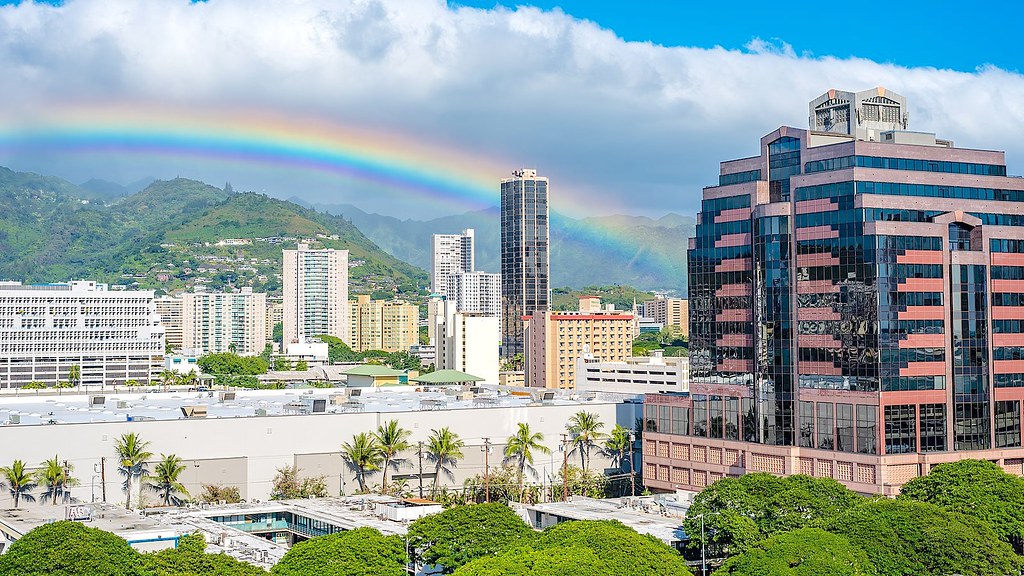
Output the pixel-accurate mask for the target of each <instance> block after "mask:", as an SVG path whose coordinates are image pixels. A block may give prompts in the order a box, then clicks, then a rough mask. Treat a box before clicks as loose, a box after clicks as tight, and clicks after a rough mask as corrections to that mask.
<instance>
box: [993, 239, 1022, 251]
mask: <svg viewBox="0 0 1024 576" xmlns="http://www.w3.org/2000/svg"><path fill="white" fill-rule="evenodd" d="M989 250H990V251H991V252H1009V253H1011V254H1021V253H1024V240H1009V239H1006V238H993V239H992V240H990V241H989Z"/></svg>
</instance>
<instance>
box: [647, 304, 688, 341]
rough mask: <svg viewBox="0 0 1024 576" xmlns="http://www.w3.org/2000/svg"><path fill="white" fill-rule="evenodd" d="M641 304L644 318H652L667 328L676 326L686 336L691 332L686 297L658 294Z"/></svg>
mask: <svg viewBox="0 0 1024 576" xmlns="http://www.w3.org/2000/svg"><path fill="white" fill-rule="evenodd" d="M640 306H641V310H642V313H643V317H644V318H650V319H651V320H654V321H655V322H657V323H658V324H661V325H662V326H663V327H665V328H668V327H672V328H675V329H677V330H679V331H680V332H681V333H682V334H683V336H684V337H685V336H688V335H689V334H690V308H689V305H688V304H687V302H686V299H685V298H666V297H664V296H658V297H657V298H655V299H654V300H648V301H646V302H644V303H643V304H641V305H640Z"/></svg>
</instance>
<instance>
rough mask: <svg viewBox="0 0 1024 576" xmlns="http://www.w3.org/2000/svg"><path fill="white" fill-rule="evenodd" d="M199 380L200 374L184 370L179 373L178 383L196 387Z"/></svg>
mask: <svg viewBox="0 0 1024 576" xmlns="http://www.w3.org/2000/svg"><path fill="white" fill-rule="evenodd" d="M198 381H199V376H198V375H197V374H196V373H195V372H194V371H192V370H189V371H187V372H182V373H181V374H179V375H178V384H179V385H181V386H190V387H194V386H195V385H196V383H197V382H198Z"/></svg>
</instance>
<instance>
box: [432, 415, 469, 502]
mask: <svg viewBox="0 0 1024 576" xmlns="http://www.w3.org/2000/svg"><path fill="white" fill-rule="evenodd" d="M465 447H466V443H465V442H463V441H462V439H461V438H459V435H458V434H456V433H454V432H452V431H451V430H449V429H448V427H447V426H445V427H444V428H441V429H440V430H431V431H430V437H429V438H427V460H430V461H432V462H433V463H434V483H433V484H432V485H431V487H430V497H431V498H434V495H435V494H436V493H437V479H438V477H440V476H441V472H444V473H445V475H447V476H448V477H449V478H452V479H454V478H455V475H454V474H453V473H452V471H451V469H449V468H446V467H445V465H448V466H450V467H451V468H454V467H455V463H456V462H457V461H458V459H459V458H462V449H463V448H465Z"/></svg>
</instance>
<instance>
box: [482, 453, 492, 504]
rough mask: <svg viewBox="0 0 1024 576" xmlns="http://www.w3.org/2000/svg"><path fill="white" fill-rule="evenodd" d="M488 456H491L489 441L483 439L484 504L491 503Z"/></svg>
mask: <svg viewBox="0 0 1024 576" xmlns="http://www.w3.org/2000/svg"><path fill="white" fill-rule="evenodd" d="M490 454H491V439H490V438H484V502H486V503H488V504H490V503H491V473H490V472H491V468H490V459H489V457H490Z"/></svg>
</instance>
